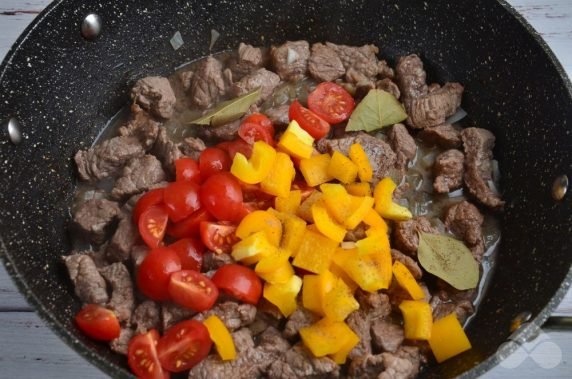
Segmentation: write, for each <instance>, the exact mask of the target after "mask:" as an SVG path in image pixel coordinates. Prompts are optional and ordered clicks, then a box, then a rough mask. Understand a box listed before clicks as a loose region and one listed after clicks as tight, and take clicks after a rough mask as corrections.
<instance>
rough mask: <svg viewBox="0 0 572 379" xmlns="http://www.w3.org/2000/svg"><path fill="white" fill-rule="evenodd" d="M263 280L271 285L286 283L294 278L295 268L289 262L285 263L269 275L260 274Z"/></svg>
mask: <svg viewBox="0 0 572 379" xmlns="http://www.w3.org/2000/svg"><path fill="white" fill-rule="evenodd" d="M258 276H260V277H261V278H262V279H264V280H265V281H266V282H268V283H270V284H277V283H286V282H288V281H289V280H290V278H291V277H293V276H294V268H293V267H292V265H291V264H290V262H289V261H285V262H283V263H282V265H280V267H278V268H277V269H276V270H274V271H272V272H269V273H264V274H263V273H260V272H259V273H258Z"/></svg>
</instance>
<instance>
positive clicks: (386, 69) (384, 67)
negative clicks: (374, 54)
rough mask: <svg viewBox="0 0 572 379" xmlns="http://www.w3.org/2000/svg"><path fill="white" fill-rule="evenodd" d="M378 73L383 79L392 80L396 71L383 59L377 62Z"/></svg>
mask: <svg viewBox="0 0 572 379" xmlns="http://www.w3.org/2000/svg"><path fill="white" fill-rule="evenodd" d="M377 74H378V75H379V76H380V77H381V78H382V79H391V80H393V79H395V71H394V70H393V69H392V68H391V67H390V66H389V64H388V63H387V62H386V61H384V60H383V59H382V60H380V61H379V62H377ZM396 97H399V96H396Z"/></svg>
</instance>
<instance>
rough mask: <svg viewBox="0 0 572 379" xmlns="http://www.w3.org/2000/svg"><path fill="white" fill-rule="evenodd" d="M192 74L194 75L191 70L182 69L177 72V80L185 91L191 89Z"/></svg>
mask: <svg viewBox="0 0 572 379" xmlns="http://www.w3.org/2000/svg"><path fill="white" fill-rule="evenodd" d="M193 76H195V73H194V72H193V71H183V72H181V73H180V74H179V81H180V82H181V85H182V86H183V89H184V90H185V92H186V91H188V90H190V89H191V85H192V84H193Z"/></svg>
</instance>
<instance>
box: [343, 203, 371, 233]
mask: <svg viewBox="0 0 572 379" xmlns="http://www.w3.org/2000/svg"><path fill="white" fill-rule="evenodd" d="M371 207H373V197H370V196H364V197H357V196H351V208H352V212H351V214H350V215H349V216H348V217H347V218H346V219H345V220H344V226H345V227H346V228H347V229H355V228H356V227H357V226H358V225H359V223H360V222H362V221H363V219H364V218H365V216H366V214H368V212H369V211H370V210H371Z"/></svg>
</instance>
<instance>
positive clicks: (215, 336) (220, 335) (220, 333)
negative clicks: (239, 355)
mask: <svg viewBox="0 0 572 379" xmlns="http://www.w3.org/2000/svg"><path fill="white" fill-rule="evenodd" d="M203 325H204V326H205V327H206V328H207V330H208V331H209V336H210V337H211V340H212V341H213V342H214V344H215V346H216V350H217V351H218V355H220V358H221V359H222V360H223V361H229V360H233V359H235V358H236V349H235V347H234V340H233V339H232V335H231V334H230V332H229V331H228V329H227V328H226V325H224V323H223V322H222V321H221V319H220V318H218V317H217V316H215V315H212V316H210V317H209V318H207V319H206V320H205V321H203Z"/></svg>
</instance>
